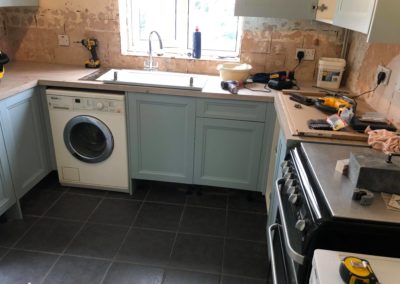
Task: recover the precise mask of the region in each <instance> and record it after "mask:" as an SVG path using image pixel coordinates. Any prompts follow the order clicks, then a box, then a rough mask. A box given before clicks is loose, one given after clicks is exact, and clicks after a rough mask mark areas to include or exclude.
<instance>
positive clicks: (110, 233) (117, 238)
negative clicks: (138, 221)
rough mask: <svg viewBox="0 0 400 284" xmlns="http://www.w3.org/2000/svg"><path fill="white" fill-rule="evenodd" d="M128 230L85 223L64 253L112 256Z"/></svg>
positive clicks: (101, 256) (102, 256) (126, 228)
mask: <svg viewBox="0 0 400 284" xmlns="http://www.w3.org/2000/svg"><path fill="white" fill-rule="evenodd" d="M127 232H128V227H117V226H109V225H103V224H90V223H88V224H86V225H85V227H84V228H83V230H82V231H80V232H79V234H78V235H77V236H76V237H75V239H74V241H73V242H72V244H71V245H70V246H69V247H68V249H67V251H66V253H67V254H74V255H82V256H92V257H100V258H112V257H114V255H115V254H116V253H117V251H118V249H119V247H120V246H121V244H122V241H123V239H124V237H125V235H126V233H127Z"/></svg>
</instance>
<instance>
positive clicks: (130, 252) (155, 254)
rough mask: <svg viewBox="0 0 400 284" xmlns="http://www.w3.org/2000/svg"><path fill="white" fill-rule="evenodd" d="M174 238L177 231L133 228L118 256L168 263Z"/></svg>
mask: <svg viewBox="0 0 400 284" xmlns="http://www.w3.org/2000/svg"><path fill="white" fill-rule="evenodd" d="M174 238H175V233H169V232H161V231H153V230H142V229H132V230H131V231H130V232H129V234H128V237H127V239H126V240H125V243H124V244H123V246H122V248H121V250H120V251H119V253H118V254H117V257H116V258H117V259H118V260H122V261H130V262H135V263H140V264H148V265H156V266H163V265H166V264H167V263H168V259H169V256H170V253H171V249H172V245H173V241H174Z"/></svg>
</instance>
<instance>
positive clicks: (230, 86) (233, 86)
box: [221, 80, 243, 94]
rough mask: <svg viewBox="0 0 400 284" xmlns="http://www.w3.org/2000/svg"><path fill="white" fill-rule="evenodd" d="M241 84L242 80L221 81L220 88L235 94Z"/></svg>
mask: <svg viewBox="0 0 400 284" xmlns="http://www.w3.org/2000/svg"><path fill="white" fill-rule="evenodd" d="M242 86H243V82H241V81H236V80H227V81H221V88H222V89H223V90H226V91H229V92H230V93H231V94H237V93H238V91H239V88H240V87H242Z"/></svg>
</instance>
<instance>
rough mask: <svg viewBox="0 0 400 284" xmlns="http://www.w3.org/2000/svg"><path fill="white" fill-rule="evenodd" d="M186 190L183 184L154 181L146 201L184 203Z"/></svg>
mask: <svg viewBox="0 0 400 284" xmlns="http://www.w3.org/2000/svg"><path fill="white" fill-rule="evenodd" d="M186 191H187V190H186V188H185V186H184V185H182V186H179V185H176V184H169V183H161V182H154V184H153V185H152V188H151V190H150V192H149V194H148V195H147V197H146V201H156V202H165V203H173V204H184V203H185V201H186V195H187V194H186Z"/></svg>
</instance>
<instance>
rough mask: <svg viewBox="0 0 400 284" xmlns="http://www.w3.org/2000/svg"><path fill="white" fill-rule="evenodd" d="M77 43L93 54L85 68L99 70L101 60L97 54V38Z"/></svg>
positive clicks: (86, 62)
mask: <svg viewBox="0 0 400 284" xmlns="http://www.w3.org/2000/svg"><path fill="white" fill-rule="evenodd" d="M76 43H80V44H82V45H83V46H84V47H86V49H87V50H89V52H90V54H91V56H92V57H91V58H89V59H88V60H86V61H85V67H86V68H99V67H100V65H101V62H100V59H99V57H98V56H97V52H96V47H97V46H98V42H97V39H95V38H88V39H82V40H81V41H76Z"/></svg>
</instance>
